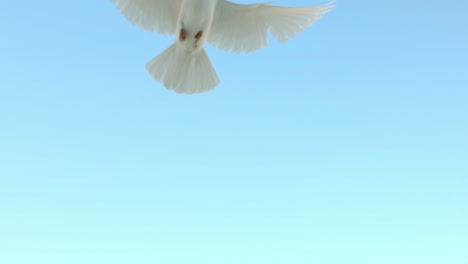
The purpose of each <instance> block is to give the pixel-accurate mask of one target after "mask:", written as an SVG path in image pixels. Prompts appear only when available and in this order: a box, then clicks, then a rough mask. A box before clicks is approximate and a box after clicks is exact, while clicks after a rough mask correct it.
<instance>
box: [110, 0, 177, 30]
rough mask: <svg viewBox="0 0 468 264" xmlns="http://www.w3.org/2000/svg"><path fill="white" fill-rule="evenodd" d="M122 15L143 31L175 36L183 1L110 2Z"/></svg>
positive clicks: (123, 0)
mask: <svg viewBox="0 0 468 264" xmlns="http://www.w3.org/2000/svg"><path fill="white" fill-rule="evenodd" d="M110 1H111V2H113V3H114V4H115V5H116V6H117V8H118V9H119V10H120V12H122V14H123V15H124V16H125V17H126V18H127V19H128V20H129V21H130V22H132V24H135V25H137V26H139V27H141V28H142V29H145V30H149V31H157V32H158V33H160V34H162V35H168V34H174V33H175V31H176V28H177V19H178V17H179V11H180V6H181V2H182V1H181V0H110Z"/></svg>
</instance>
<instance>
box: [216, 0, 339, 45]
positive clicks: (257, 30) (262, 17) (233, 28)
mask: <svg viewBox="0 0 468 264" xmlns="http://www.w3.org/2000/svg"><path fill="white" fill-rule="evenodd" d="M334 2H335V1H334V0H333V1H332V2H330V3H328V4H325V5H322V6H314V7H280V6H271V5H270V3H260V4H253V5H239V4H235V3H231V2H229V1H226V0H219V1H218V5H217V7H216V12H215V17H214V20H213V26H212V29H211V31H210V34H209V37H208V43H209V44H211V45H213V46H215V47H217V48H219V49H221V50H228V51H233V52H237V53H242V52H245V53H247V52H251V51H255V50H258V49H261V48H263V47H266V46H267V45H268V32H271V34H272V35H273V36H274V37H275V38H276V39H277V40H278V41H280V42H286V41H288V39H289V38H291V37H294V36H295V35H297V34H298V33H301V32H303V31H304V30H305V28H306V27H310V26H312V25H313V24H314V23H315V21H316V20H318V19H320V18H322V15H323V14H325V13H327V12H329V11H330V10H331V8H332V7H333V6H334V5H333V4H334Z"/></svg>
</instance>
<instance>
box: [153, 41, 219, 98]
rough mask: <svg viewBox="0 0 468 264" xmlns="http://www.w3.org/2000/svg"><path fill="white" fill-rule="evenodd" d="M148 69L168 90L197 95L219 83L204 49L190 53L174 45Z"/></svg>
mask: <svg viewBox="0 0 468 264" xmlns="http://www.w3.org/2000/svg"><path fill="white" fill-rule="evenodd" d="M146 69H147V70H148V72H149V73H150V74H151V76H153V77H154V78H155V79H156V80H157V81H159V82H161V83H163V84H164V86H165V87H166V88H167V89H168V90H173V91H175V92H176V93H185V94H195V93H203V92H206V91H209V90H211V89H213V88H214V87H216V85H218V83H219V79H218V75H216V72H215V70H214V69H213V66H212V65H211V62H210V59H209V58H208V55H207V54H206V52H205V50H204V49H201V50H200V51H198V52H190V51H187V50H185V49H184V48H182V47H180V46H178V45H177V43H176V44H173V45H172V46H170V47H169V48H167V49H166V50H165V51H163V52H162V53H161V54H159V55H158V56H157V57H156V58H154V59H152V60H151V61H150V62H148V64H146Z"/></svg>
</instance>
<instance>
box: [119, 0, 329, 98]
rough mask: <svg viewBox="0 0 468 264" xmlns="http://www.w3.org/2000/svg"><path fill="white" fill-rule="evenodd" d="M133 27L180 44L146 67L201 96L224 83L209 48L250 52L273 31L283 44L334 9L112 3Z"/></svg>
mask: <svg viewBox="0 0 468 264" xmlns="http://www.w3.org/2000/svg"><path fill="white" fill-rule="evenodd" d="M110 1H111V2H113V3H114V4H115V5H116V7H117V8H118V9H119V10H120V12H121V13H122V14H123V15H124V16H125V17H126V18H127V19H128V20H129V21H130V22H131V23H133V24H135V25H138V26H139V27H141V28H143V29H145V30H149V31H152V32H154V31H156V32H158V33H159V34H162V35H175V36H176V38H175V40H174V44H173V45H171V46H170V47H169V48H167V49H166V50H165V51H163V52H162V53H161V54H159V55H158V56H157V57H155V58H154V59H152V60H151V61H150V62H148V63H147V64H146V69H147V70H148V72H149V73H150V74H151V76H153V77H154V78H155V79H156V80H157V81H159V82H161V83H163V84H164V86H165V87H166V88H167V89H169V90H173V91H175V92H176V93H184V94H195V93H203V92H206V91H209V90H211V89H213V88H214V87H216V86H217V85H218V84H219V79H218V75H217V74H216V72H215V70H214V68H213V66H212V65H211V62H210V59H209V58H208V55H207V54H206V52H205V49H204V48H203V46H204V45H205V43H208V44H210V45H212V46H214V47H216V48H218V49H221V50H227V51H232V52H236V53H248V52H251V51H255V50H258V49H261V48H263V47H266V46H267V45H268V33H269V32H270V33H271V34H272V35H273V36H274V37H275V38H276V39H277V40H278V41H280V42H286V41H288V39H289V38H291V37H293V36H295V35H296V34H298V33H300V32H303V31H304V29H305V28H306V27H309V26H312V25H313V24H314V22H315V21H316V20H318V19H320V18H322V15H323V14H325V13H327V12H329V11H330V10H331V8H332V7H333V4H334V2H335V1H334V0H333V1H332V2H330V3H328V4H325V5H321V6H313V7H280V6H272V5H271V4H270V3H259V4H250V5H240V4H235V3H232V2H229V1H226V0H110Z"/></svg>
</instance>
